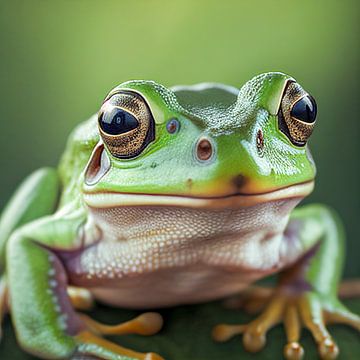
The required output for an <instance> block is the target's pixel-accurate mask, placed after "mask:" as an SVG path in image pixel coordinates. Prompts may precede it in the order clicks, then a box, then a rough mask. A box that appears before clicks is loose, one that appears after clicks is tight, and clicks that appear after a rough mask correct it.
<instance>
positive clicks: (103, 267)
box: [65, 200, 302, 308]
mask: <svg viewBox="0 0 360 360" xmlns="http://www.w3.org/2000/svg"><path fill="white" fill-rule="evenodd" d="M297 202H298V200H287V201H286V200H282V201H274V202H271V203H265V204H259V205H256V206H252V207H247V208H240V209H219V210H207V209H201V210H200V209H189V208H173V207H157V208H156V207H155V208H150V207H119V208H110V209H101V210H92V217H91V223H93V224H97V226H98V227H100V230H101V234H102V235H101V236H100V238H99V239H97V240H98V242H96V243H93V244H91V245H90V244H89V243H90V242H91V241H90V239H89V238H86V237H85V239H84V241H85V244H86V243H88V244H89V246H88V247H87V248H86V249H84V250H83V251H81V252H80V253H79V254H78V255H76V256H73V257H71V258H70V259H67V260H66V264H65V265H66V267H67V270H68V274H69V279H70V282H71V283H72V284H74V285H78V286H85V287H88V288H91V289H92V291H93V293H94V295H95V296H96V297H97V298H98V299H99V300H102V301H104V302H108V303H111V304H113V305H117V306H122V307H133V308H146V307H162V306H172V305H176V304H184V303H194V302H199V301H206V300H214V299H218V298H221V297H224V296H227V295H230V294H233V293H236V292H238V291H239V290H241V289H242V288H244V286H246V285H248V284H249V283H251V282H253V281H255V280H256V279H258V278H260V277H262V276H265V275H267V274H269V273H272V272H275V271H277V270H279V269H281V268H282V267H284V266H286V265H287V264H289V263H290V262H293V261H294V260H295V259H296V258H298V257H299V256H301V251H302V250H301V247H299V245H298V244H297V242H296V241H293V235H292V234H290V233H289V234H287V233H286V232H285V233H284V230H285V227H286V225H287V222H288V214H289V212H290V211H291V209H292V208H293V207H294V206H295V205H296V203H297ZM86 233H88V232H86Z"/></svg>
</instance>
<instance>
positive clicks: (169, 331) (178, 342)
mask: <svg viewBox="0 0 360 360" xmlns="http://www.w3.org/2000/svg"><path fill="white" fill-rule="evenodd" d="M345 304H346V305H347V306H348V307H349V308H350V310H352V311H353V312H355V313H360V300H351V301H350V300H348V301H346V302H345ZM139 313H140V312H138V311H129V310H122V309H116V308H109V307H105V306H102V305H98V306H97V308H96V309H95V310H94V311H93V312H91V313H90V315H91V316H92V317H94V318H95V319H97V320H99V321H102V322H104V323H108V324H117V323H120V322H123V321H126V320H129V319H131V318H133V317H135V316H137V315H138V314H139ZM160 313H161V314H162V315H163V316H164V320H165V325H164V328H163V330H162V331H161V332H160V333H159V334H157V335H154V336H150V337H145V336H139V335H129V336H114V337H112V338H111V339H112V340H113V341H114V342H117V343H119V344H120V345H122V346H125V347H128V348H131V349H133V350H136V351H142V352H150V351H153V352H157V353H159V354H160V355H162V356H163V357H164V358H165V359H166V360H222V359H226V360H239V359H241V360H246V359H249V360H250V359H251V360H258V359H261V360H267V359H269V360H270V359H272V360H273V359H281V358H282V351H283V346H284V344H285V342H286V340H285V334H284V330H283V328H282V326H277V327H276V328H274V329H273V330H271V331H270V333H269V334H268V337H267V345H266V347H265V348H264V349H263V350H262V351H261V352H260V353H258V354H250V353H248V352H246V351H245V350H244V348H243V346H242V342H241V337H240V336H237V337H235V338H233V339H232V340H230V341H229V342H226V343H222V344H219V343H215V342H213V341H212V340H211V337H210V333H211V329H212V327H213V326H214V325H216V324H218V323H220V322H225V323H233V324H236V323H247V322H248V321H250V320H251V319H252V318H253V316H250V315H246V314H244V313H243V312H242V311H241V310H228V309H225V308H223V307H222V305H221V303H220V302H216V303H207V304H201V305H191V306H181V307H176V308H171V309H165V310H160ZM329 330H330V332H331V334H332V335H333V337H334V339H335V340H336V342H337V343H338V345H339V348H340V356H339V359H340V360H350V359H360V342H359V335H358V334H357V333H356V331H355V330H353V329H350V328H346V327H344V326H336V325H335V326H330V327H329ZM301 343H302V345H303V347H304V349H305V354H306V355H305V359H317V358H318V356H317V349H316V345H315V343H314V341H313V339H312V338H311V335H310V334H309V333H308V332H307V331H303V333H302V338H301ZM0 359H4V360H5V359H11V360H17V359H18V360H20V359H23V360H25V359H34V358H33V357H32V356H30V355H28V354H25V353H24V352H23V351H21V350H20V348H19V347H18V345H17V344H16V340H15V336H14V331H13V329H12V326H11V322H10V319H9V317H7V318H6V320H5V324H4V333H3V340H2V343H1V345H0Z"/></svg>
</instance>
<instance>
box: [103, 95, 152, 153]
mask: <svg viewBox="0 0 360 360" xmlns="http://www.w3.org/2000/svg"><path fill="white" fill-rule="evenodd" d="M98 121H99V131H100V135H101V137H102V139H103V141H104V143H105V145H106V147H107V148H108V149H109V151H110V153H111V154H112V155H113V156H115V157H117V158H121V159H129V158H132V157H135V156H138V155H139V154H140V153H141V152H142V151H143V150H144V149H145V148H146V146H147V145H148V144H149V143H150V142H151V141H153V140H154V135H155V134H154V132H155V126H154V119H153V117H152V114H151V111H150V109H149V107H148V105H147V104H146V102H145V100H144V99H143V98H142V97H141V96H140V95H139V94H137V93H133V92H130V91H122V92H118V93H115V94H114V95H112V96H111V97H109V98H107V99H106V100H105V102H104V104H103V106H102V107H101V109H100V111H99V117H98Z"/></svg>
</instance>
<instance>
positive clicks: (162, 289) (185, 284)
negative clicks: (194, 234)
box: [91, 265, 263, 309]
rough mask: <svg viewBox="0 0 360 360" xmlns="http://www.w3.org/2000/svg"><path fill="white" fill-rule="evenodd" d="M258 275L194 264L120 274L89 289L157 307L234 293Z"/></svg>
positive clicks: (109, 299) (116, 301)
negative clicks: (124, 275) (114, 278)
mask: <svg viewBox="0 0 360 360" xmlns="http://www.w3.org/2000/svg"><path fill="white" fill-rule="evenodd" d="M261 275H263V274H260V273H247V272H240V271H235V272H228V271H224V270H222V269H217V268H214V267H211V266H199V265H195V266H190V267H187V268H173V269H167V270H160V271H157V272H152V273H148V274H143V275H141V276H135V277H128V278H123V279H122V280H120V281H118V282H116V281H115V282H113V283H112V286H109V287H108V286H106V287H96V288H92V289H91V291H92V293H93V295H94V296H95V298H96V299H97V300H100V301H102V302H104V303H107V304H111V305H115V306H119V307H125V308H139V309H146V308H157V307H166V306H174V305H179V304H191V303H198V302H204V301H210V300H215V299H220V298H223V297H225V296H228V295H232V294H236V293H238V292H239V291H241V290H242V289H243V288H244V287H246V286H248V285H249V284H250V283H252V282H254V281H255V280H256V279H258V278H259V276H261ZM104 285H105V284H104Z"/></svg>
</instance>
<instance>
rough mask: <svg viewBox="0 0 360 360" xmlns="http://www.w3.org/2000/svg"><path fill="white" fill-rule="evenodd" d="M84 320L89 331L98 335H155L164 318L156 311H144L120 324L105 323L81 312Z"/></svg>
mask: <svg viewBox="0 0 360 360" xmlns="http://www.w3.org/2000/svg"><path fill="white" fill-rule="evenodd" d="M80 317H81V319H82V321H83V322H84V324H85V325H86V327H87V328H88V330H89V331H91V332H93V333H94V334H98V335H126V334H138V335H145V336H149V335H154V334H156V333H157V332H159V331H160V330H161V328H162V326H163V318H162V316H161V315H160V314H158V313H155V312H147V313H143V314H141V315H139V316H137V317H136V318H134V319H132V320H130V321H126V322H124V323H121V324H118V325H105V324H102V323H99V322H98V321H95V320H94V319H91V318H90V317H89V316H87V315H84V314H81V315H80Z"/></svg>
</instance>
